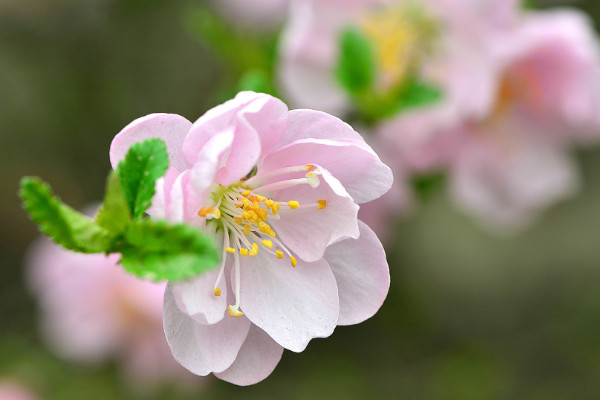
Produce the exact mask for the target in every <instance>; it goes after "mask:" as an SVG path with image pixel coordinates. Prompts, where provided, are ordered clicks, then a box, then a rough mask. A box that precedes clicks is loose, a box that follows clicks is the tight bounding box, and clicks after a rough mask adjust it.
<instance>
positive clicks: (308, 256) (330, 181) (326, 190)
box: [271, 166, 359, 261]
mask: <svg viewBox="0 0 600 400" xmlns="http://www.w3.org/2000/svg"><path fill="white" fill-rule="evenodd" d="M315 171H317V172H319V173H320V174H321V175H320V178H319V179H320V182H321V183H320V185H319V187H317V188H314V189H313V188H310V187H309V186H308V185H299V186H295V187H292V188H288V189H284V190H279V191H277V192H276V193H274V195H273V196H274V199H276V200H277V201H280V202H284V203H285V202H288V201H292V200H293V201H298V202H299V203H300V208H297V209H294V210H291V209H289V208H287V207H282V208H281V209H280V211H279V215H280V217H281V219H279V220H273V222H272V223H271V225H272V227H273V228H274V230H275V232H276V233H277V236H278V237H279V239H280V240H281V241H282V242H283V243H284V244H285V245H286V246H287V247H288V248H289V249H290V250H292V251H293V252H295V253H297V254H298V256H300V258H302V259H303V260H305V261H317V260H318V259H320V258H321V257H323V253H324V252H325V249H326V248H327V246H329V245H330V244H332V243H335V242H338V241H340V240H343V239H347V238H357V237H358V235H359V231H358V223H357V221H358V220H357V216H358V208H359V207H358V205H356V204H355V203H354V200H353V199H352V197H350V195H349V194H348V192H346V190H345V189H344V187H343V186H342V184H341V183H340V181H338V180H337V179H336V178H334V177H333V176H332V175H331V174H330V173H329V171H327V170H325V169H323V168H321V167H319V166H316V167H315ZM318 200H325V201H326V207H325V208H323V209H321V210H319V209H317V204H318V203H317V201H318ZM303 206H309V207H306V208H304V207H303Z"/></svg>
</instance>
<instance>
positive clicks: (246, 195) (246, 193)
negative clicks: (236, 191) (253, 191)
mask: <svg viewBox="0 0 600 400" xmlns="http://www.w3.org/2000/svg"><path fill="white" fill-rule="evenodd" d="M249 194H250V190H246V191H245V192H242V196H244V197H248V195H249Z"/></svg>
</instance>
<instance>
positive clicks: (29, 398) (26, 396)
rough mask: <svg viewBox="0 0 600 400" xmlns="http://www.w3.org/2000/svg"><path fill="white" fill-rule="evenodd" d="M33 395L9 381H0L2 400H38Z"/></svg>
mask: <svg viewBox="0 0 600 400" xmlns="http://www.w3.org/2000/svg"><path fill="white" fill-rule="evenodd" d="M36 399H37V397H36V396H34V395H33V393H31V392H30V391H29V390H28V389H26V388H25V387H24V386H23V385H21V384H19V383H16V382H12V381H8V380H0V400H36Z"/></svg>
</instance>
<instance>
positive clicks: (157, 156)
mask: <svg viewBox="0 0 600 400" xmlns="http://www.w3.org/2000/svg"><path fill="white" fill-rule="evenodd" d="M168 166H169V155H168V154H167V146H166V145H165V142H163V141H162V140H160V139H148V140H145V141H143V142H139V143H136V144H134V145H133V146H131V148H130V149H129V151H128V152H127V155H126V156H125V159H124V160H123V161H121V162H120V163H119V165H118V167H117V173H118V174H119V178H120V179H121V186H122V187H123V194H124V195H125V199H126V200H127V204H128V205H129V210H130V211H131V214H132V215H133V217H134V218H136V219H137V218H139V217H140V216H142V214H144V211H146V210H147V209H148V207H150V202H151V201H152V196H154V183H155V182H156V180H157V179H158V178H160V177H161V176H163V175H164V173H165V172H166V170H167V167H168Z"/></svg>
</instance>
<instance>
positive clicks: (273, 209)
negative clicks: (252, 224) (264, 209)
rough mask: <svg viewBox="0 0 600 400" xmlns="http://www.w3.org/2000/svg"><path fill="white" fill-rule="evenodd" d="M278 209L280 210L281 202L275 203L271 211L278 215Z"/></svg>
mask: <svg viewBox="0 0 600 400" xmlns="http://www.w3.org/2000/svg"><path fill="white" fill-rule="evenodd" d="M278 211H279V203H273V208H272V209H271V212H272V213H273V215H277V212H278Z"/></svg>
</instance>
